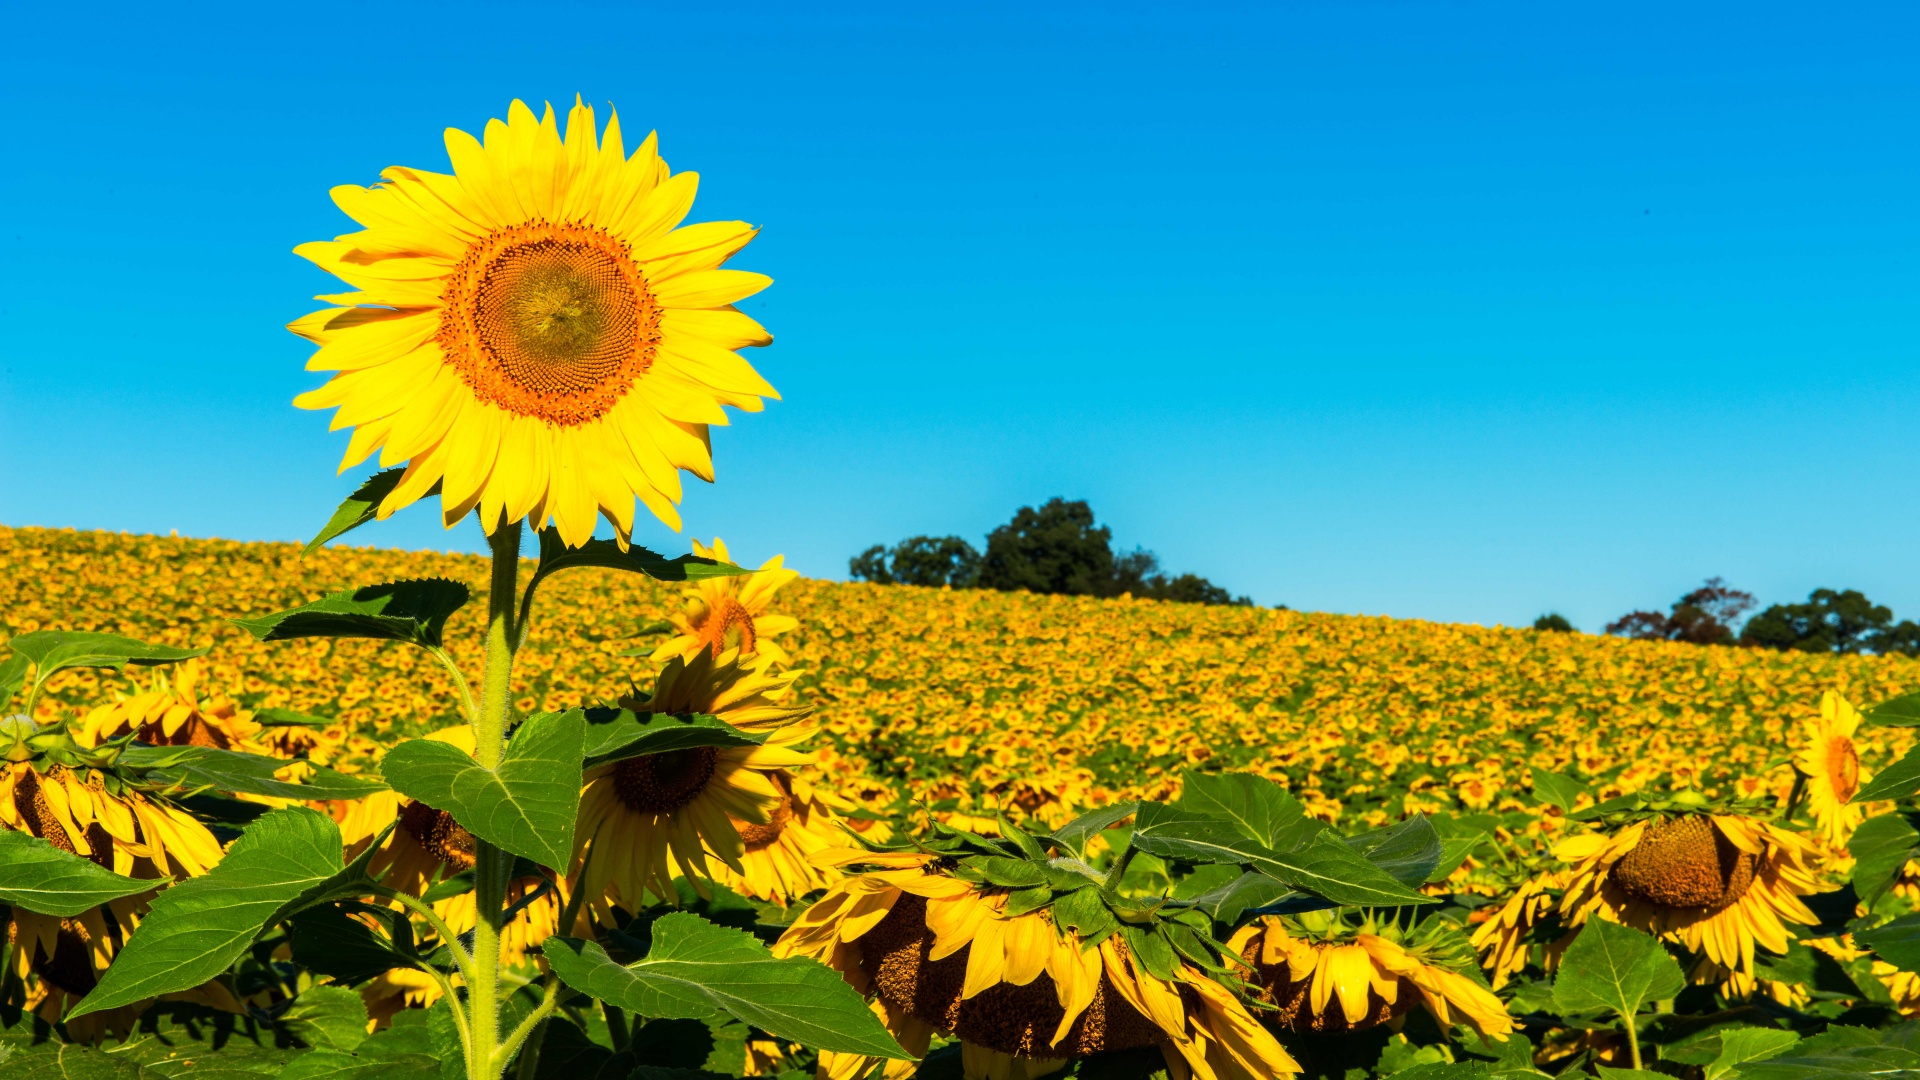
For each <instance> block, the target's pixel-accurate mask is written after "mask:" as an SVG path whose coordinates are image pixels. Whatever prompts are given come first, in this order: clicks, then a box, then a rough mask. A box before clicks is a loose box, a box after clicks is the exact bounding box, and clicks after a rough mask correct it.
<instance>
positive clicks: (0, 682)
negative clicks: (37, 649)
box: [0, 653, 33, 713]
mask: <svg viewBox="0 0 1920 1080" xmlns="http://www.w3.org/2000/svg"><path fill="white" fill-rule="evenodd" d="M32 666H33V661H32V660H31V659H29V658H28V657H27V656H26V655H25V654H24V653H11V654H9V655H8V656H7V658H6V659H5V660H0V706H5V705H6V703H7V702H9V701H12V700H13V695H15V694H17V693H19V692H20V688H21V687H22V686H25V685H26V683H27V669H28V668H30V667H32ZM5 711H6V710H5V708H0V713H4V712H5Z"/></svg>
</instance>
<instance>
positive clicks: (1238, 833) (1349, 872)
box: [1133, 802, 1434, 907]
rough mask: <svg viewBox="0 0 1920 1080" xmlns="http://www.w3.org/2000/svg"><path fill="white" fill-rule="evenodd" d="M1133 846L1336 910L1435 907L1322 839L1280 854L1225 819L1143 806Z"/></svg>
mask: <svg viewBox="0 0 1920 1080" xmlns="http://www.w3.org/2000/svg"><path fill="white" fill-rule="evenodd" d="M1133 846H1134V847H1136V848H1138V849H1139V850H1141V851H1144V852H1146V853H1147V854H1149V855H1156V856H1159V857H1160V858H1163V859H1180V860H1183V861H1186V862H1195V863H1235V864H1238V865H1240V866H1245V867H1248V868H1250V869H1253V870H1257V871H1259V872H1261V873H1263V874H1266V875H1268V876H1270V877H1272V878H1274V879H1276V880H1278V881H1280V882H1283V883H1285V884H1287V885H1289V886H1291V887H1293V888H1295V889H1300V890H1303V891H1305V892H1310V893H1313V894H1314V895H1316V896H1322V897H1325V898H1326V899H1328V900H1331V901H1333V902H1334V903H1336V904H1359V905H1365V906H1368V907H1401V906H1405V905H1409V904H1431V903H1434V900H1433V899H1432V898H1431V897H1427V896H1422V895H1420V894H1419V893H1418V892H1415V891H1413V890H1412V889H1409V888H1408V887H1407V886H1405V885H1403V884H1401V883H1400V882H1398V881H1396V880H1394V878H1393V877H1392V876H1390V875H1389V874H1388V873H1387V872H1386V871H1384V870H1382V869H1380V868H1379V867H1377V866H1375V865H1374V864H1372V863H1370V862H1368V861H1367V860H1366V858H1365V857H1363V856H1362V855H1360V854H1359V853H1358V852H1356V851H1354V850H1353V849H1352V848H1350V847H1348V846H1347V845H1346V844H1345V843H1343V842H1342V841H1340V840H1339V839H1337V838H1335V837H1333V836H1330V835H1327V834H1325V833H1321V834H1320V835H1317V836H1315V837H1314V839H1313V841H1312V842H1311V843H1309V844H1308V845H1307V846H1306V847H1304V848H1301V849H1300V850H1298V851H1293V852H1287V853H1285V854H1281V853H1278V852H1275V851H1272V850H1270V849H1268V848H1267V847H1266V846H1265V845H1263V844H1261V843H1259V842H1258V841H1255V840H1253V839H1252V838H1251V837H1249V836H1247V835H1246V833H1245V832H1244V831H1242V830H1241V829H1240V828H1239V826H1237V825H1235V824H1233V823H1232V822H1229V821H1227V820H1226V819H1224V818H1215V817H1203V816H1200V815H1197V814H1192V813H1188V812H1186V811H1184V810H1182V809H1179V808H1177V807H1172V806H1168V805H1166V804H1165V803H1155V802H1143V803H1141V804H1140V809H1139V812H1138V814H1137V815H1136V817H1135V818H1134V830H1133Z"/></svg>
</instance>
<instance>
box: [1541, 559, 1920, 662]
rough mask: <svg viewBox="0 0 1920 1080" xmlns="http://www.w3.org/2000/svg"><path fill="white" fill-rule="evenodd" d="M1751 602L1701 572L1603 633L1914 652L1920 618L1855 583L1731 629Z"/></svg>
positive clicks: (1919, 651)
mask: <svg viewBox="0 0 1920 1080" xmlns="http://www.w3.org/2000/svg"><path fill="white" fill-rule="evenodd" d="M1753 607H1754V599H1753V594H1752V593H1747V592H1742V591H1740V590H1739V589H1734V588H1730V587H1728V585H1727V583H1726V582H1725V581H1722V580H1721V579H1720V578H1709V579H1708V580H1707V582H1706V584H1704V585H1702V586H1701V587H1699V588H1697V589H1695V590H1693V591H1692V592H1689V593H1687V594H1686V595H1685V596H1682V597H1681V598H1680V599H1678V600H1676V601H1674V603H1673V606H1672V607H1671V608H1670V609H1668V610H1667V611H1666V612H1664V613H1663V612H1658V611H1630V612H1628V613H1627V614H1625V615H1622V616H1621V617H1620V618H1618V619H1615V620H1614V621H1613V622H1610V623H1608V624H1607V633H1609V634H1614V635H1617V636H1619V637H1629V638H1639V639H1642V640H1650V641H1686V642H1692V643H1694V644H1696V645H1733V644H1739V645H1749V646H1753V647H1755V648H1765V649H1794V650H1798V651H1800V652H1839V653H1879V654H1882V655H1885V654H1889V653H1898V654H1900V655H1902V656H1920V624H1916V623H1914V622H1913V621H1912V620H1910V619H1903V620H1901V621H1899V622H1897V623H1896V622H1894V620H1893V610H1892V609H1891V608H1888V607H1887V606H1885V605H1884V604H1876V603H1874V602H1873V601H1871V600H1869V599H1867V598H1866V596H1864V595H1862V594H1861V592H1860V591H1859V590H1858V589H1845V590H1835V589H1815V590H1813V592H1812V593H1811V594H1810V595H1808V597H1807V602H1806V603H1804V604H1774V605H1772V606H1770V607H1768V608H1766V609H1765V610H1763V611H1761V612H1760V613H1759V614H1757V615H1755V616H1753V617H1752V618H1750V619H1748V620H1747V622H1746V625H1744V626H1738V627H1737V628H1736V626H1737V624H1738V623H1739V620H1740V616H1742V615H1744V614H1746V613H1747V612H1748V611H1750V610H1752V609H1753ZM1555 617H1556V618H1557V616H1555ZM1546 618H1547V616H1542V617H1541V621H1537V622H1535V623H1534V628H1535V629H1554V627H1546V626H1542V625H1541V623H1542V622H1544V621H1545V620H1546ZM1562 621H1563V622H1564V621H1565V620H1562Z"/></svg>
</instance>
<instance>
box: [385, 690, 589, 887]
mask: <svg viewBox="0 0 1920 1080" xmlns="http://www.w3.org/2000/svg"><path fill="white" fill-rule="evenodd" d="M585 737H586V717H585V715H584V714H583V713H582V712H581V710H579V709H570V710H568V711H567V712H564V713H540V714H538V715H536V716H533V717H531V718H529V719H528V720H526V721H525V722H524V723H522V724H521V725H520V726H519V728H518V729H516V730H515V731H514V733H513V737H512V738H511V739H509V740H508V742H507V747H506V751H505V753H504V754H503V755H502V756H501V758H500V767H499V769H497V770H493V769H488V768H485V767H484V766H482V765H480V764H479V763H478V762H476V761H474V760H473V758H472V757H470V756H468V755H467V753H466V752H465V751H463V750H461V749H459V748H458V747H456V746H453V745H451V744H448V743H444V742H438V741H435V740H432V739H412V740H409V741H407V742H403V743H401V744H400V745H398V746H396V747H394V748H393V749H392V750H389V751H388V752H387V756H386V758H385V759H384V760H383V761H382V762H381V764H380V767H381V771H382V772H383V773H384V774H385V775H386V780H387V783H389V784H391V785H393V790H395V791H398V792H399V793H400V794H402V795H405V796H406V797H408V798H410V799H413V800H414V801H416V802H423V803H425V804H427V805H428V806H431V807H433V808H434V809H435V810H445V811H446V812H447V813H449V814H452V815H453V819H454V820H455V821H457V822H459V823H460V824H461V825H462V826H464V827H465V828H466V829H467V831H469V832H471V833H473V835H475V836H477V837H479V838H480V839H482V840H485V841H486V842H488V843H490V844H494V845H496V846H498V847H501V848H504V849H506V850H507V851H511V852H513V853H514V854H515V855H522V856H525V857H526V858H529V859H532V860H533V861H535V862H537V863H540V864H542V865H544V866H565V865H567V860H568V859H569V858H571V857H572V855H573V819H574V815H575V813H576V812H577V811H578V810H579V807H580V769H581V759H582V754H581V746H582V743H583V740H584V739H585Z"/></svg>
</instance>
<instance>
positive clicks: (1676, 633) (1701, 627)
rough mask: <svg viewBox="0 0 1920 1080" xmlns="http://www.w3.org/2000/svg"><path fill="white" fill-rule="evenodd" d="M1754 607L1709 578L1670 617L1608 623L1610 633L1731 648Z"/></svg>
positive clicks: (1638, 614) (1642, 615)
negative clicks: (1743, 619)
mask: <svg viewBox="0 0 1920 1080" xmlns="http://www.w3.org/2000/svg"><path fill="white" fill-rule="evenodd" d="M1751 607H1753V594H1752V593H1748V592H1742V591H1740V590H1739V589H1734V588H1729V587H1728V585H1727V583H1726V581H1725V580H1724V579H1722V578H1717V577H1714V578H1708V579H1707V581H1706V584H1704V585H1702V586H1700V587H1699V588H1697V589H1695V590H1693V591H1692V592H1690V593H1688V594H1686V595H1685V596H1682V597H1681V598H1680V599H1678V600H1676V601H1674V602H1673V607H1672V609H1671V611H1670V612H1669V613H1668V614H1665V615H1662V614H1661V613H1659V612H1657V611H1630V612H1628V613H1626V614H1625V615H1622V616H1620V617H1619V618H1618V619H1615V620H1614V621H1612V622H1610V623H1608V624H1607V633H1609V634H1613V635H1615V636H1618V637H1630V638H1639V639H1641V640H1645V641H1685V642H1690V643H1692V644H1695V645H1731V644H1732V643H1733V641H1734V633H1733V624H1734V623H1736V622H1738V621H1739V619H1740V616H1741V615H1743V614H1745V613H1746V611H1747V609H1749V608H1751ZM1536 625H1537V624H1536Z"/></svg>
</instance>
